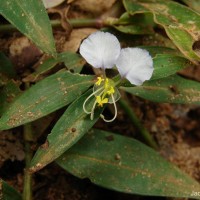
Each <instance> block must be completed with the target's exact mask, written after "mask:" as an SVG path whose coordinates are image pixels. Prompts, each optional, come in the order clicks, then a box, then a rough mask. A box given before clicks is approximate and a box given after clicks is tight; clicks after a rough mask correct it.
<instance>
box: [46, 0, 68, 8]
mask: <svg viewBox="0 0 200 200" xmlns="http://www.w3.org/2000/svg"><path fill="white" fill-rule="evenodd" d="M42 1H43V3H44V7H45V8H53V7H56V6H58V5H60V4H61V3H62V2H64V1H65V0H42Z"/></svg>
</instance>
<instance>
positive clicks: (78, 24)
mask: <svg viewBox="0 0 200 200" xmlns="http://www.w3.org/2000/svg"><path fill="white" fill-rule="evenodd" d="M50 22H51V25H52V27H53V28H56V27H61V21H60V20H51V21H50ZM69 23H70V24H71V26H72V27H73V28H82V27H96V28H100V27H102V26H106V24H104V22H103V20H101V19H71V20H69ZM16 30H17V28H16V27H15V26H13V25H12V24H4V25H0V32H13V31H16Z"/></svg>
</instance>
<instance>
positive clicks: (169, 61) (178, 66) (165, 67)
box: [122, 47, 191, 87]
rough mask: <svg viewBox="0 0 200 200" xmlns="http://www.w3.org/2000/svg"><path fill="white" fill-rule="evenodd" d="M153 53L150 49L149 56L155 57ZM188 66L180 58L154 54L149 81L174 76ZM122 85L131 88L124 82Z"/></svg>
mask: <svg viewBox="0 0 200 200" xmlns="http://www.w3.org/2000/svg"><path fill="white" fill-rule="evenodd" d="M142 48H143V49H147V50H148V48H146V47H142ZM161 50H162V49H161ZM163 50H164V49H163ZM155 53H156V52H155V51H154V50H152V49H150V54H152V55H155ZM190 65H191V63H190V61H189V60H187V59H186V58H184V57H181V56H176V55H170V54H156V56H155V57H154V58H153V66H154V72H153V75H152V77H151V81H152V80H156V79H162V78H165V77H168V76H171V75H173V74H176V72H178V71H180V70H182V69H184V68H186V67H188V66H190ZM170 84H171V83H168V85H170ZM122 85H123V86H125V87H132V86H133V85H132V84H131V83H129V82H128V81H126V80H125V81H124V83H123V84H122Z"/></svg>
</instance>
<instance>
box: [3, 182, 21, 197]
mask: <svg viewBox="0 0 200 200" xmlns="http://www.w3.org/2000/svg"><path fill="white" fill-rule="evenodd" d="M0 199H1V200H22V197H21V195H20V194H19V193H18V192H17V191H16V190H15V189H14V188H13V187H11V186H9V185H8V184H7V183H6V182H5V181H3V180H2V179H0Z"/></svg>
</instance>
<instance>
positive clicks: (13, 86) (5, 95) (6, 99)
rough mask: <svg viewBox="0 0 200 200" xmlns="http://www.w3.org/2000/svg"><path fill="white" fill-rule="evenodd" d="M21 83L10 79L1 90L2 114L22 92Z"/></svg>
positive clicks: (0, 112) (0, 113) (0, 106)
mask: <svg viewBox="0 0 200 200" xmlns="http://www.w3.org/2000/svg"><path fill="white" fill-rule="evenodd" d="M21 93H22V92H21V90H20V89H19V84H18V83H16V82H14V81H12V80H10V81H8V83H7V84H6V85H4V86H3V87H2V88H1V90H0V115H2V114H3V113H4V112H5V111H6V110H7V109H8V107H9V105H10V104H11V103H12V102H13V101H14V100H15V99H16V97H18V96H19V95H20V94H21Z"/></svg>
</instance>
